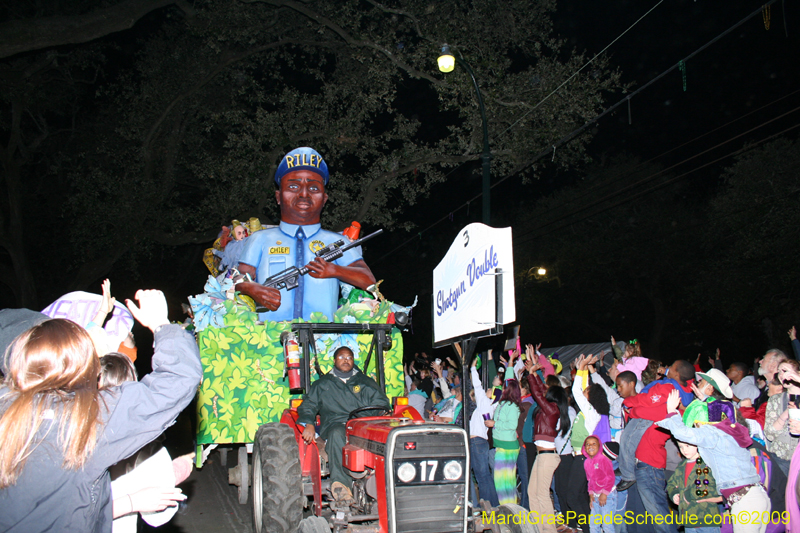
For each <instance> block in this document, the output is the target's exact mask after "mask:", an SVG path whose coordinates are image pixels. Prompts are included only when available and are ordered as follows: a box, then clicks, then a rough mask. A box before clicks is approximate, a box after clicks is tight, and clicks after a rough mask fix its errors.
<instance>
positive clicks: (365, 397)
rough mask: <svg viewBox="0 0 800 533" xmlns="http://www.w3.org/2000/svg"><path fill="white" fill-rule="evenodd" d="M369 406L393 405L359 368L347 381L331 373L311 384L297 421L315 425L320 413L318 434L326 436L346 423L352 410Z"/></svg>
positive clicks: (298, 412) (299, 408)
mask: <svg viewBox="0 0 800 533" xmlns="http://www.w3.org/2000/svg"><path fill="white" fill-rule="evenodd" d="M370 405H374V406H383V407H385V408H386V409H389V408H390V407H391V406H390V404H389V399H388V398H387V397H386V394H385V393H384V392H383V391H381V390H380V388H379V387H378V384H377V383H375V381H374V380H373V379H372V378H370V377H368V376H366V375H364V374H363V373H362V372H360V371H356V373H355V374H354V375H353V376H352V377H350V378H349V379H348V380H347V383H345V382H344V381H342V380H341V379H340V378H337V377H336V376H334V375H333V373H332V372H331V373H328V374H324V375H323V376H322V377H321V378H319V379H318V380H317V381H315V382H314V383H313V384H312V385H311V390H310V391H309V392H308V394H307V395H306V396H305V398H303V403H301V404H300V407H298V408H297V414H298V415H299V416H298V419H297V422H298V423H300V424H313V423H314V422H315V421H316V416H317V414H319V416H320V423H321V427H320V430H319V434H320V436H321V437H322V438H323V439H327V438H328V432H329V431H330V428H331V427H333V426H335V425H337V424H344V423H345V422H347V416H348V415H349V414H350V412H351V411H354V410H356V409H358V408H359V407H367V406H370Z"/></svg>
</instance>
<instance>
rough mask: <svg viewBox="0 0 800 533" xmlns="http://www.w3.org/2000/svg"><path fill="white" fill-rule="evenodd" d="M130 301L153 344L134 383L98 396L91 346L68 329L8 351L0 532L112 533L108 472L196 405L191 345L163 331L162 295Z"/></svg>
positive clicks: (188, 338) (1, 412)
mask: <svg viewBox="0 0 800 533" xmlns="http://www.w3.org/2000/svg"><path fill="white" fill-rule="evenodd" d="M136 299H137V300H138V301H139V306H137V305H136V304H134V303H133V302H131V301H128V302H127V304H128V308H129V309H130V310H131V313H132V314H133V316H134V317H135V318H136V319H137V320H138V321H139V322H141V323H142V325H144V326H146V327H148V328H150V329H151V330H152V331H153V336H154V339H155V353H154V355H153V369H154V370H153V372H152V373H150V374H149V375H147V376H145V377H144V378H143V379H142V380H141V381H139V382H130V383H125V384H123V385H122V386H120V387H114V388H112V389H108V390H103V391H100V390H98V386H97V377H98V372H99V368H100V362H99V358H98V355H97V353H96V352H95V349H94V346H93V344H92V340H91V338H90V337H89V335H88V334H87V333H86V331H85V330H84V329H83V328H81V327H80V326H78V325H77V324H75V323H73V322H70V321H68V320H62V319H53V320H45V321H43V322H41V323H39V324H38V325H36V326H34V327H33V328H31V329H29V330H27V331H25V332H24V333H22V334H21V335H19V336H18V337H17V338H16V340H15V341H14V343H13V345H12V346H11V348H10V349H9V350H8V351H7V353H6V358H5V363H6V365H5V368H4V369H3V370H4V372H5V375H6V379H5V381H4V382H3V384H2V386H0V435H2V436H3V445H2V447H1V448H0V531H9V532H14V531H18V532H25V533H27V532H31V531H75V532H88V531H97V532H110V531H111V523H112V505H111V490H110V483H109V476H108V471H107V469H108V467H109V466H111V465H113V464H114V463H116V462H117V461H120V460H122V459H125V458H126V457H129V456H130V455H132V454H133V453H134V452H136V451H137V450H138V449H139V448H141V447H142V446H144V445H145V444H147V443H148V442H150V441H152V440H153V439H155V438H156V437H158V436H159V435H160V434H161V433H162V432H163V431H164V429H165V428H166V427H168V426H169V425H171V424H172V423H173V422H174V420H175V418H176V417H177V416H178V414H179V413H180V412H181V410H183V408H184V407H186V406H187V405H188V404H189V402H190V401H191V399H192V397H193V396H194V394H195V392H196V389H197V385H198V384H199V382H200V378H201V377H202V369H201V367H200V358H199V354H198V350H197V345H196V343H195V341H194V337H192V335H191V334H189V333H187V332H186V331H184V330H183V329H182V328H181V327H180V326H178V325H173V324H169V321H168V320H167V303H166V300H165V299H164V295H163V294H162V293H161V292H160V291H138V292H137V293H136ZM0 322H2V321H0ZM0 328H3V329H5V328H6V324H5V323H0ZM131 505H132V506H133V505H134V504H133V502H131Z"/></svg>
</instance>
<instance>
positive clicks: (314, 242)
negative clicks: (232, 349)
mask: <svg viewBox="0 0 800 533" xmlns="http://www.w3.org/2000/svg"><path fill="white" fill-rule="evenodd" d="M298 228H302V229H303V235H304V237H303V241H302V245H301V249H300V253H301V254H302V262H301V263H300V264H296V263H298V261H297V255H298V250H297V243H298V240H297V238H296V237H295V236H296V235H297V230H298ZM339 240H344V241H345V242H348V239H347V237H343V236H342V235H341V234H340V233H334V232H332V231H328V230H324V229H322V228H321V226H320V225H319V224H312V225H309V226H297V225H295V224H288V223H286V222H281V223H280V226H279V227H277V228H269V229H265V230H261V231H257V232H255V233H254V234H252V235H251V236H250V237H248V238H247V243H246V244H245V247H244V250H243V251H242V255H241V257H240V258H239V262H240V263H245V264H247V265H250V266H252V267H254V268H255V269H256V281H257V282H258V283H264V280H266V279H267V278H268V277H270V276H273V275H275V274H277V273H278V272H281V271H282V270H286V269H287V268H289V267H293V266H296V267H298V268H301V267H303V266H305V265H307V264H308V263H310V262H311V261H312V260H313V259H314V257H316V255H315V252H316V250H319V249H320V248H323V247H325V246H328V245H329V244H332V243H334V242H336V241H339ZM360 259H361V247H360V246H357V247H356V248H351V249H350V250H347V251H346V252H345V253H344V255H343V256H342V257H340V258H339V259H337V260H335V261H333V262H334V263H336V264H337V265H339V266H348V265H351V264H353V263H354V262H356V261H358V260H360ZM301 289H302V292H301ZM301 296H302V306H303V307H302V315H298V316H297V317H295V316H294V314H295V298H298V297H301ZM298 303H299V302H298ZM338 303H339V280H338V279H336V278H328V279H316V278H312V277H311V276H310V275H305V276H302V282H301V284H300V286H299V287H297V288H296V289H293V290H291V291H287V290H286V289H281V306H280V307H279V308H278V310H277V311H271V312H270V311H268V312H266V313H260V314H259V319H260V320H264V321H266V320H274V321H276V322H280V321H282V320H292V319H293V318H299V317H300V316H302V318H303V319H304V320H309V319H310V318H311V313H313V312H316V311H319V312H321V313H323V314H324V315H325V316H326V317H328V320H329V321H331V322H332V321H333V313H334V312H335V311H336V308H337V307H338Z"/></svg>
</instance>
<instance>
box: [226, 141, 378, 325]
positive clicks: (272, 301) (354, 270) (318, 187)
mask: <svg viewBox="0 0 800 533" xmlns="http://www.w3.org/2000/svg"><path fill="white" fill-rule="evenodd" d="M275 184H276V185H277V188H278V190H277V191H275V201H276V202H277V203H278V205H279V206H280V209H281V223H280V226H279V227H277V228H269V229H265V230H261V231H257V232H255V233H254V234H253V235H251V236H250V237H249V238H248V240H247V241H248V242H247V243H246V244H245V247H244V249H243V250H242V253H241V256H240V257H239V272H240V273H241V274H250V277H251V278H252V279H253V280H254V281H253V282H242V283H238V284H237V285H236V290H238V291H240V292H241V293H243V294H246V295H248V296H250V297H251V298H253V300H255V301H256V302H257V303H258V304H260V305H262V306H264V307H266V308H267V309H269V311H270V312H267V313H261V314H260V315H259V319H261V320H264V321H266V320H273V321H275V322H280V321H283V320H292V319H294V318H303V319H304V320H306V321H308V320H310V318H311V313H313V312H315V311H319V312H321V313H322V314H324V315H325V316H326V317H327V318H328V320H331V321H332V320H333V313H334V312H335V311H336V307H337V304H338V302H339V280H341V281H344V282H345V283H349V284H350V285H353V286H355V287H358V288H360V289H366V288H367V287H369V286H370V285H372V284H373V283H375V276H373V275H372V271H371V270H370V269H369V267H368V266H367V264H366V263H365V262H364V260H363V259H362V258H361V248H360V247H356V248H351V249H350V250H347V251H346V252H344V255H343V256H342V257H340V258H339V259H337V260H336V261H334V262H332V263H329V262H327V261H325V260H324V259H320V258H319V257H316V255H315V252H317V250H319V249H321V248H324V247H325V246H328V245H329V244H332V243H334V242H336V241H338V240H340V239H342V236H341V234H339V233H334V232H332V231H328V230H324V229H322V228H321V226H320V223H319V218H320V213H321V212H322V208H323V206H324V205H325V202H327V201H328V195H327V194H325V187H327V185H328V165H327V164H326V163H325V161H324V160H323V159H322V156H321V155H319V154H318V153H317V152H316V150H314V149H312V148H307V147H304V148H295V149H294V150H292V151H291V152H289V153H288V154H286V155H285V156H284V157H283V159H282V160H281V163H280V164H279V165H278V169H277V170H276V171H275ZM304 265H307V266H308V268H309V270H310V272H309V276H300V278H299V280H298V282H299V285H298V287H297V288H295V289H293V290H292V291H287V290H286V289H281V290H280V291H279V290H277V289H273V288H268V287H264V286H263V285H262V283H264V280H266V279H267V278H268V277H270V276H272V275H274V274H277V273H279V272H281V271H283V270H286V269H287V268H290V267H292V266H296V267H297V268H301V267H302V266H304Z"/></svg>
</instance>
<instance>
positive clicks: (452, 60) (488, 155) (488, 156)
mask: <svg viewBox="0 0 800 533" xmlns="http://www.w3.org/2000/svg"><path fill="white" fill-rule="evenodd" d="M437 62H438V63H439V70H440V71H442V72H444V73H447V72H452V71H453V69H454V68H455V64H456V63H458V64H459V65H461V66H462V67H464V70H466V71H467V74H469V77H470V78H472V84H473V85H474V86H475V93H476V94H477V95H478V108H479V109H480V111H481V122H482V123H483V155H481V160H482V161H483V223H484V224H486V225H487V226H488V225H489V219H490V214H489V206H490V202H489V199H490V198H489V190H490V187H489V185H490V181H491V178H490V176H491V174H490V164H491V163H490V162H491V160H492V152H491V151H490V150H489V126H488V125H487V123H486V108H485V107H484V106H483V96H482V95H481V90H480V88H479V87H478V82H477V80H476V79H475V74H474V73H473V72H472V68H471V67H470V66H469V64H468V63H467V62H466V61H464V60H463V59H461V58H460V57H458V56H454V55H453V54H452V53H450V46H448V45H446V44H445V45H443V46H442V54H441V55H440V56H439V59H438V61H437Z"/></svg>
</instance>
